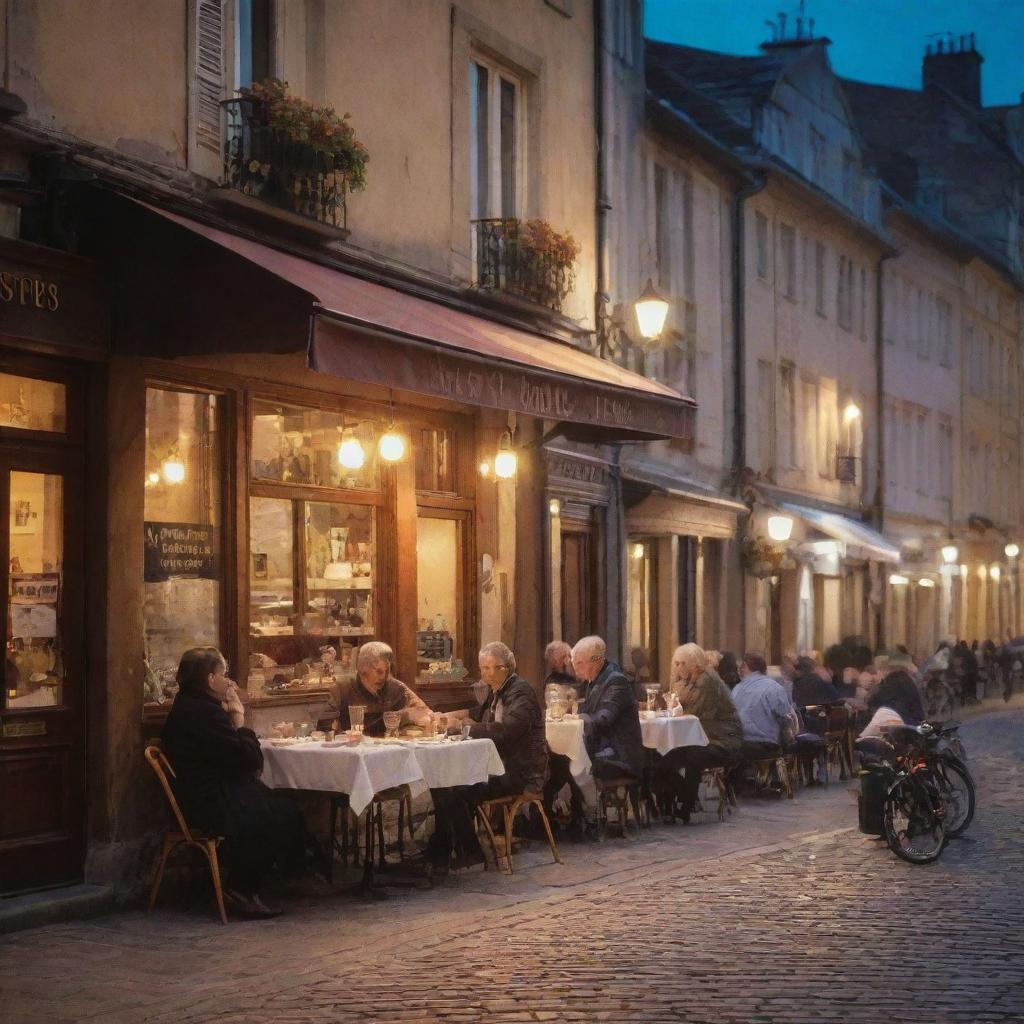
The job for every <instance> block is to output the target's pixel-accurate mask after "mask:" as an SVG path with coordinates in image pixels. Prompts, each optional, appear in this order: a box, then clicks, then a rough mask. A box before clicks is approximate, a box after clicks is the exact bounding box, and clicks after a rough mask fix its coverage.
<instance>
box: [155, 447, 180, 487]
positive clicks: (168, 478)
mask: <svg viewBox="0 0 1024 1024" xmlns="http://www.w3.org/2000/svg"><path fill="white" fill-rule="evenodd" d="M160 475H161V476H162V477H163V478H164V482H165V483H169V484H180V483H183V482H184V480H185V463H184V462H182V461H181V455H180V454H179V453H178V446H177V445H176V444H175V445H172V447H171V450H170V451H169V452H168V453H167V458H166V459H164V461H163V462H162V463H161V464H160Z"/></svg>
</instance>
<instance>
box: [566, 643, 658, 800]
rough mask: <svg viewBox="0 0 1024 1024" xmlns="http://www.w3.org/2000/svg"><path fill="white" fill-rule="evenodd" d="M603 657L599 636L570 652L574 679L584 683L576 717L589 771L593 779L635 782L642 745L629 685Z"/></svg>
mask: <svg viewBox="0 0 1024 1024" xmlns="http://www.w3.org/2000/svg"><path fill="white" fill-rule="evenodd" d="M606 655H607V648H606V647H605V642H604V641H603V640H602V639H601V638H600V637H599V636H585V637H583V639H582V640H579V641H577V643H576V646H575V647H573V649H572V667H573V671H574V672H575V673H576V678H577V679H581V680H584V681H586V683H587V691H586V696H585V697H584V700H583V705H582V707H581V708H580V715H581V717H582V719H583V723H584V734H585V736H586V743H587V753H589V754H590V761H591V765H592V768H591V771H592V772H593V775H594V777H595V778H612V777H621V776H632V777H633V778H635V779H636V780H637V781H639V780H640V779H641V778H642V777H643V773H644V741H643V734H642V733H641V732H640V713H639V708H638V707H637V703H636V696H635V694H634V693H633V686H632V684H631V683H630V681H629V680H628V679H627V678H626V677H625V676H624V675H623V674H622V672H621V671H620V670H619V666H618V665H616V664H615V663H614V662H611V661H609V660H608V658H607V656H606Z"/></svg>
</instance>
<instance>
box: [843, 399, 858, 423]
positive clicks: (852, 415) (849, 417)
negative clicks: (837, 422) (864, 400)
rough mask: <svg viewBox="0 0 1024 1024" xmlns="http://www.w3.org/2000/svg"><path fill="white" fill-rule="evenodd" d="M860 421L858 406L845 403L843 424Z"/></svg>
mask: <svg viewBox="0 0 1024 1024" xmlns="http://www.w3.org/2000/svg"><path fill="white" fill-rule="evenodd" d="M859 419H860V406H859V405H857V403H856V402H847V403H846V408H845V409H843V422H844V423H852V422H853V421H854V420H859Z"/></svg>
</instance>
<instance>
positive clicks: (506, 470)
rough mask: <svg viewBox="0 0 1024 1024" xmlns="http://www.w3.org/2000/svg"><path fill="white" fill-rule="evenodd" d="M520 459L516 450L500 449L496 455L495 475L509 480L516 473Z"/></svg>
mask: <svg viewBox="0 0 1024 1024" xmlns="http://www.w3.org/2000/svg"><path fill="white" fill-rule="evenodd" d="M518 466H519V459H518V457H517V456H516V453H515V452H512V451H500V452H498V454H497V455H495V456H494V475H495V476H498V477H501V479H502V480H508V479H510V478H511V477H514V476H515V475H516V469H517V468H518Z"/></svg>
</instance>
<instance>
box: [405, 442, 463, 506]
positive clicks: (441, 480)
mask: <svg viewBox="0 0 1024 1024" xmlns="http://www.w3.org/2000/svg"><path fill="white" fill-rule="evenodd" d="M416 442H417V443H416V445H415V446H414V447H415V453H416V490H418V491H442V492H448V493H452V494H454V493H455V490H456V488H455V459H454V447H453V435H452V431H451V430H447V429H445V428H442V427H421V428H420V429H419V430H417V432H416Z"/></svg>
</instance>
